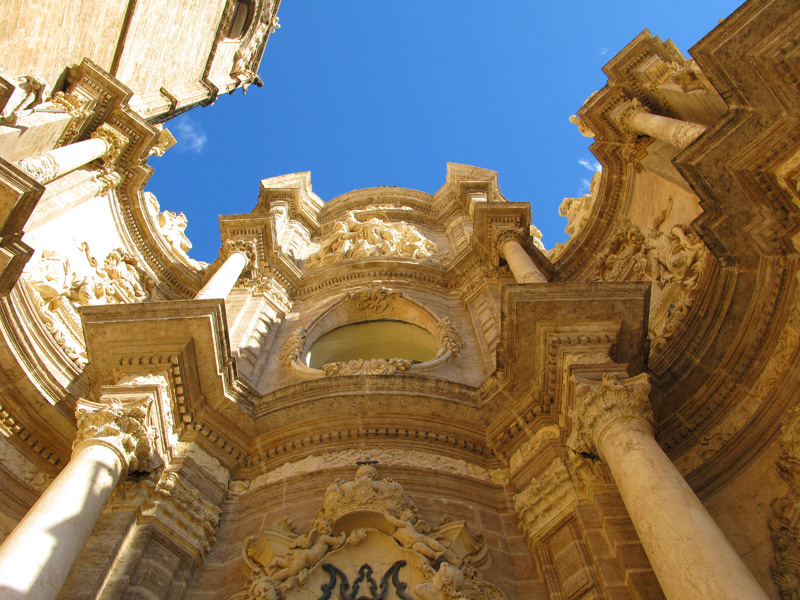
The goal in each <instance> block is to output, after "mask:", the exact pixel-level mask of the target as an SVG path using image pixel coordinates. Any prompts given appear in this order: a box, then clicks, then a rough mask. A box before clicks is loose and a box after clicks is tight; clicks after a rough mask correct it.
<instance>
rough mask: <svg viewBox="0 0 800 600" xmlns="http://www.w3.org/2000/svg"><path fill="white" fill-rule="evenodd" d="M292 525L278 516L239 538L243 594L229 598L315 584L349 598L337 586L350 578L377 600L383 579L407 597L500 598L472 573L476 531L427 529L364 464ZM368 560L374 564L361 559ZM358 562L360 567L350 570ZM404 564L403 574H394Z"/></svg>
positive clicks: (481, 551) (460, 525) (398, 491)
mask: <svg viewBox="0 0 800 600" xmlns="http://www.w3.org/2000/svg"><path fill="white" fill-rule="evenodd" d="M293 529H294V528H293V527H292V526H291V525H290V524H289V523H288V522H287V521H286V520H285V519H284V520H282V523H279V524H278V525H276V526H275V527H273V528H267V529H264V530H263V531H262V532H261V533H260V535H259V536H258V537H257V538H256V537H250V538H248V539H247V540H245V542H244V547H243V554H242V556H243V558H244V560H245V563H246V565H247V566H248V568H249V569H250V570H251V572H252V573H253V575H252V576H251V578H250V580H249V581H248V584H247V592H245V593H242V594H238V595H236V596H235V597H236V598H243V599H244V598H246V599H250V598H271V599H276V600H277V599H280V598H285V597H288V596H289V593H290V592H291V591H293V590H298V591H299V590H300V588H303V587H304V586H306V585H320V587H319V588H317V589H320V590H321V593H322V595H321V596H320V597H325V598H327V597H328V596H330V594H331V593H332V591H333V590H335V588H336V587H337V583H338V584H339V585H338V587H339V590H340V592H341V597H342V598H350V597H351V596H352V595H353V594H355V592H353V591H352V590H350V591H348V589H350V588H345V587H341V586H342V584H344V583H346V582H349V581H352V582H353V583H352V585H353V586H354V588H355V587H359V586H361V585H362V582H365V581H369V582H370V585H369V589H370V593H371V594H372V597H374V598H382V597H383V596H381V595H380V594H381V591H380V590H382V589H384V588H383V587H382V586H383V585H384V583H386V582H389V581H391V583H392V585H393V586H394V588H395V590H396V591H397V592H398V596H399V597H401V598H403V597H405V596H402V595H400V594H401V592H403V590H405V589H406V588H407V587H410V589H413V590H414V595H413V596H410V597H409V600H410V598H416V599H417V600H421V599H422V598H437V599H438V598H447V599H448V600H456V599H457V598H460V597H462V595H461V594H458V593H456V592H458V591H459V590H462V591H466V590H468V591H470V595H468V596H464V597H466V598H469V599H470V600H484V599H487V598H491V599H492V600H502V599H503V598H504V595H503V593H502V591H500V590H499V589H498V588H496V587H495V586H492V585H491V584H487V583H486V582H483V581H482V579H481V578H480V574H479V573H478V570H477V569H478V567H481V566H487V560H488V557H487V547H486V544H485V542H484V541H483V539H482V537H481V536H480V535H477V536H476V535H473V534H472V533H471V532H470V531H469V529H468V528H467V526H466V524H465V523H464V522H463V521H452V520H451V519H448V518H443V519H442V521H441V523H440V525H439V526H438V527H436V528H431V527H430V526H429V525H428V524H427V523H426V522H425V521H424V520H423V519H422V517H421V516H420V514H419V511H418V510H417V508H416V506H415V505H414V502H413V501H412V500H411V499H410V498H409V497H408V496H407V495H406V493H405V491H404V490H403V488H402V486H400V484H398V483H396V482H394V481H392V480H391V479H379V478H378V473H377V471H376V470H375V468H374V467H373V466H371V465H369V464H362V466H361V467H359V468H358V470H357V471H356V475H355V478H354V480H353V481H346V480H344V479H338V480H336V481H335V482H334V483H333V484H331V486H330V487H329V488H328V490H327V491H326V492H325V496H324V498H323V499H322V503H321V506H320V509H319V510H318V511H317V514H316V517H315V518H314V520H313V521H312V522H311V525H310V527H309V533H308V534H307V535H297V534H295V533H294V530H293ZM334 531H338V534H334ZM369 557H372V559H373V560H374V561H375V562H373V560H370V561H369V562H365V561H364V559H369ZM323 561H324V562H323ZM357 564H361V565H362V566H361V567H360V568H358V569H357V571H356V572H355V573H353V570H354V569H355V568H356V567H355V565H357ZM406 564H408V565H409V566H410V569H409V570H408V576H406V575H403V574H400V573H399V571H400V568H401V567H403V566H405V565H406ZM376 567H377V568H379V569H380V571H383V572H384V576H383V577H382V580H381V581H382V583H380V584H379V583H378V582H377V581H375V580H374V578H373V573H374V571H375V568H376ZM347 571H349V572H350V573H353V575H352V576H350V575H348V572H347ZM380 571H379V572H380ZM404 573H405V571H404ZM309 582H317V583H316V584H309ZM468 583H469V584H468ZM426 584H429V585H426ZM348 585H349V583H348ZM326 594H327V595H326ZM442 594H445V596H442ZM356 595H357V594H356ZM362 597H365V596H361V595H358V598H362Z"/></svg>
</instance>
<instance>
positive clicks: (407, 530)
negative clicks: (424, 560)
mask: <svg viewBox="0 0 800 600" xmlns="http://www.w3.org/2000/svg"><path fill="white" fill-rule="evenodd" d="M385 516H386V520H387V521H389V523H391V524H392V525H394V526H395V527H396V528H397V529H395V530H394V533H393V534H392V537H393V538H394V539H396V540H397V541H398V542H399V543H400V545H401V546H403V547H404V548H408V549H410V550H414V551H416V552H419V553H420V554H422V555H423V556H426V557H428V558H429V559H431V560H438V559H440V558H442V556H445V555H448V557H449V558H455V557H453V556H452V553H451V552H450V551H449V550H448V549H447V548H445V547H444V546H443V545H442V544H441V543H439V542H437V541H436V540H435V539H433V538H431V537H428V536H427V535H425V533H424V531H425V529H426V524H425V522H424V521H423V520H422V519H418V520H417V521H416V523H412V522H411V521H410V520H403V519H398V518H397V517H394V516H392V515H390V514H386V515H385Z"/></svg>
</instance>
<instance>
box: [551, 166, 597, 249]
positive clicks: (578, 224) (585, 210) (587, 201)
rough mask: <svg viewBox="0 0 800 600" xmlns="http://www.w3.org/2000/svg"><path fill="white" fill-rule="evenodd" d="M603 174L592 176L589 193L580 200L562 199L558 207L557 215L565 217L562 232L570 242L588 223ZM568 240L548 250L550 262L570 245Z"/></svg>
mask: <svg viewBox="0 0 800 600" xmlns="http://www.w3.org/2000/svg"><path fill="white" fill-rule="evenodd" d="M602 176H603V173H602V172H600V171H598V172H597V173H595V174H594V175H593V176H592V181H591V183H590V184H589V193H588V194H584V195H583V196H581V197H580V198H564V200H563V202H561V206H559V207H558V214H559V215H561V216H562V217H567V226H566V227H565V228H564V231H565V232H566V234H567V235H568V236H570V240H571V239H573V238H575V237H577V235H578V234H579V233H580V232H581V231H582V230H583V228H584V227H585V226H586V223H588V222H589V215H590V214H591V213H592V206H594V202H595V200H596V199H597V197H598V194H599V192H600V180H601V178H602ZM570 240H567V241H566V242H564V243H562V244H556V246H555V247H554V248H553V249H552V250H550V252H549V253H548V257H549V258H550V260H556V259H557V258H558V257H559V256H561V254H563V253H564V250H565V249H566V248H567V246H568V245H569V243H570Z"/></svg>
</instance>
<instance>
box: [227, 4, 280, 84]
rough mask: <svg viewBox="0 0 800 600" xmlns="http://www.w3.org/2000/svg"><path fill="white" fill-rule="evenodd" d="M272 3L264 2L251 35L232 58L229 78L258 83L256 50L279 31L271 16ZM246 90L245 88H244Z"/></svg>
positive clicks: (273, 16) (276, 20)
mask: <svg viewBox="0 0 800 600" xmlns="http://www.w3.org/2000/svg"><path fill="white" fill-rule="evenodd" d="M271 15H272V3H271V2H266V3H265V6H264V7H262V9H261V13H260V15H259V18H258V24H257V25H256V26H255V29H254V30H253V33H252V34H251V35H250V36H249V37H248V38H247V41H246V42H244V43H243V44H242V45H241V46H240V47H239V49H238V50H237V51H236V54H235V55H234V57H233V69H232V70H231V76H232V77H235V78H238V79H239V80H240V81H243V82H244V81H247V82H248V84H249V83H256V84H257V85H258V83H257V82H260V81H261V80H260V79H259V78H258V75H257V74H256V73H255V71H254V69H255V65H254V62H255V61H256V60H257V55H258V49H259V48H260V47H261V45H262V44H263V42H264V40H265V39H266V37H267V35H269V34H270V33H272V32H274V31H277V30H278V29H280V27H281V26H280V23H279V22H278V17H277V15H272V16H271ZM245 89H246V87H245Z"/></svg>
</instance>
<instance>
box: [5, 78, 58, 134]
mask: <svg viewBox="0 0 800 600" xmlns="http://www.w3.org/2000/svg"><path fill="white" fill-rule="evenodd" d="M13 84H14V87H15V89H14V91H13V92H12V93H11V97H10V98H9V99H8V101H7V102H6V105H5V107H3V110H2V111H0V122H2V123H5V124H8V125H16V124H17V123H18V122H19V120H20V119H21V118H22V117H24V116H26V115H29V114H31V113H32V112H34V110H35V109H36V107H37V106H39V105H40V104H42V103H44V101H45V98H47V97H48V96H49V95H50V93H49V89H48V86H47V82H45V80H44V79H42V78H41V77H37V76H35V75H25V76H23V77H18V78H16V79H15V80H13Z"/></svg>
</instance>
